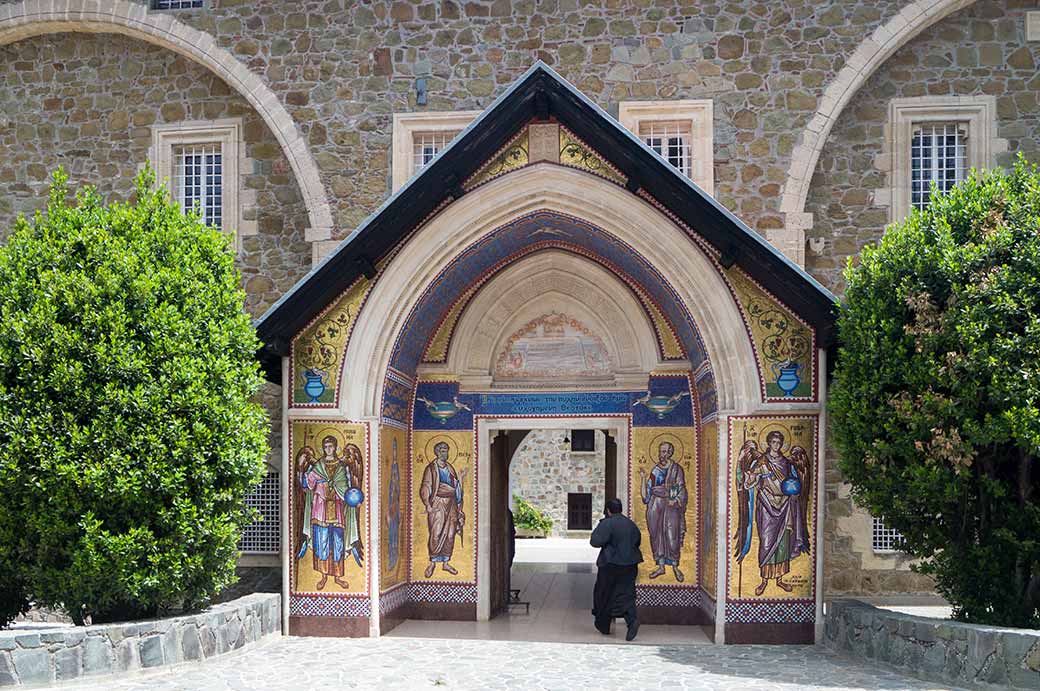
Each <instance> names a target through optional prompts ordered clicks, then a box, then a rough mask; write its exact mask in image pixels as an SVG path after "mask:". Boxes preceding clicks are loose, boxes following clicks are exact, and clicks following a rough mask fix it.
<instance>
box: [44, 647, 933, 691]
mask: <svg viewBox="0 0 1040 691" xmlns="http://www.w3.org/2000/svg"><path fill="white" fill-rule="evenodd" d="M61 688H62V689H63V690H65V691H68V690H69V689H77V690H82V689H105V690H106V691H145V690H147V691H174V690H176V691H181V690H184V691H187V690H191V691H229V690H235V691H282V690H283V689H373V690H375V689H431V688H439V689H524V690H525V691H527V690H536V689H537V690H541V689H544V690H547V691H549V690H553V691H555V690H556V689H559V690H560V691H563V690H566V691H571V690H572V689H604V690H606V689H618V690H619V691H620V690H622V689H624V690H625V691H629V690H630V689H664V688H668V689H716V690H729V689H742V690H743V689H751V690H755V691H772V690H774V689H784V690H787V689H942V688H947V687H943V686H941V685H936V684H931V683H928V682H922V681H916V680H913V679H908V678H906V677H902V676H900V675H898V674H895V673H892V672H888V671H884V670H879V669H875V668H872V667H868V666H866V665H863V664H860V663H858V662H854V661H852V660H849V659H846V658H843V657H840V656H838V655H835V654H833V653H831V652H828V651H826V650H825V649H823V648H815V647H812V646H712V645H687V646H680V645H587V644H586V645H581V644H561V643H528V642H514V641H467V640H431V639H415V638H380V639H377V640H364V639H328V638H277V639H274V640H272V641H270V642H267V643H262V644H260V645H258V646H255V647H253V648H250V649H247V650H245V651H243V652H241V653H238V654H233V655H230V656H227V657H224V658H222V659H216V660H211V661H208V662H203V663H199V664H194V665H191V666H181V667H178V668H174V669H173V670H170V671H167V672H162V673H155V674H141V675H139V676H135V677H132V678H129V679H125V680H122V681H118V682H113V681H112V680H108V681H98V682H94V683H93V684H86V683H82V682H81V683H78V684H75V685H66V686H63V687H61Z"/></svg>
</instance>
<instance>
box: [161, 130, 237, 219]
mask: <svg viewBox="0 0 1040 691" xmlns="http://www.w3.org/2000/svg"><path fill="white" fill-rule="evenodd" d="M173 166H174V174H173V179H172V180H171V181H170V182H171V185H172V188H171V190H170V192H171V193H172V194H173V196H174V198H175V199H176V200H177V201H178V202H179V203H180V205H181V208H182V209H183V210H184V212H185V213H188V212H190V211H193V210H196V209H197V210H198V211H199V212H200V213H201V215H202V220H203V221H205V222H206V225H210V226H213V227H214V228H217V229H220V228H221V227H222V223H223V217H224V209H223V205H224V178H223V154H222V147H221V146H220V144H188V145H185V146H175V147H174V148H173Z"/></svg>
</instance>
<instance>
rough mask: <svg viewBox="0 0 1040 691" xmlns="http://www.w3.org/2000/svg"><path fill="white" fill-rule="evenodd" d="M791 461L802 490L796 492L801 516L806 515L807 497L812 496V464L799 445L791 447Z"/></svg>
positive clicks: (807, 507)
mask: <svg viewBox="0 0 1040 691" xmlns="http://www.w3.org/2000/svg"><path fill="white" fill-rule="evenodd" d="M791 463H793V464H794V467H795V470H797V471H798V480H799V481H800V482H801V485H802V491H801V492H799V493H798V503H799V504H801V505H802V516H803V517H807V514H806V511H808V509H809V498H810V497H812V491H813V489H812V481H813V476H812V468H811V467H810V466H811V465H812V464H811V463H810V462H809V454H808V453H806V452H805V449H803V448H802V447H800V446H795V447H792V449H791Z"/></svg>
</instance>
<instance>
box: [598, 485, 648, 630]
mask: <svg viewBox="0 0 1040 691" xmlns="http://www.w3.org/2000/svg"><path fill="white" fill-rule="evenodd" d="M604 516H605V517H604V518H603V520H601V521H600V522H599V525H597V526H596V529H595V530H593V531H592V539H590V540H589V542H590V543H591V544H592V546H593V547H599V548H600V550H599V558H597V559H596V566H597V567H599V571H598V573H597V575H596V587H595V589H594V590H593V593H592V616H593V617H595V621H596V629H597V630H598V631H599V632H600V633H602V634H604V635H609V634H610V624H611V622H613V621H614V618H615V617H624V618H625V623H626V624H628V633H627V634H626V635H625V640H626V641H631V640H632V639H634V638H635V637H636V634H637V633H638V632H639V619H638V618H636V573H637V572H638V570H639V563H640V562H641V561H643V554H642V553H641V552H640V551H639V543H640V541H641V540H642V536H641V535H640V534H639V527H638V526H636V524H635V523H633V522H632V520H631V519H630V518H628V517H627V516H625V515H624V514H622V513H621V500H620V499H610V500H608V501H607V510H606V511H605V512H604Z"/></svg>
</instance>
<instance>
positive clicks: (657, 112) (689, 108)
mask: <svg viewBox="0 0 1040 691" xmlns="http://www.w3.org/2000/svg"><path fill="white" fill-rule="evenodd" d="M618 122H620V123H621V125H622V126H623V127H624V128H625V129H627V130H628V131H629V132H631V133H632V134H634V135H636V136H637V137H639V138H640V140H641V139H642V137H641V136H640V134H639V130H640V127H641V125H644V124H647V123H651V122H679V123H683V124H686V125H688V126H689V130H690V135H691V136H690V156H691V159H692V160H691V161H690V179H691V180H693V181H694V183H696V184H697V186H698V187H700V188H701V189H702V190H704V191H705V192H707V193H708V194H710V195H712V196H714V194H715V145H714V132H715V123H714V104H713V103H712V101H711V99H691V100H682V101H622V102H621V104H620V106H619V107H618Z"/></svg>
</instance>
